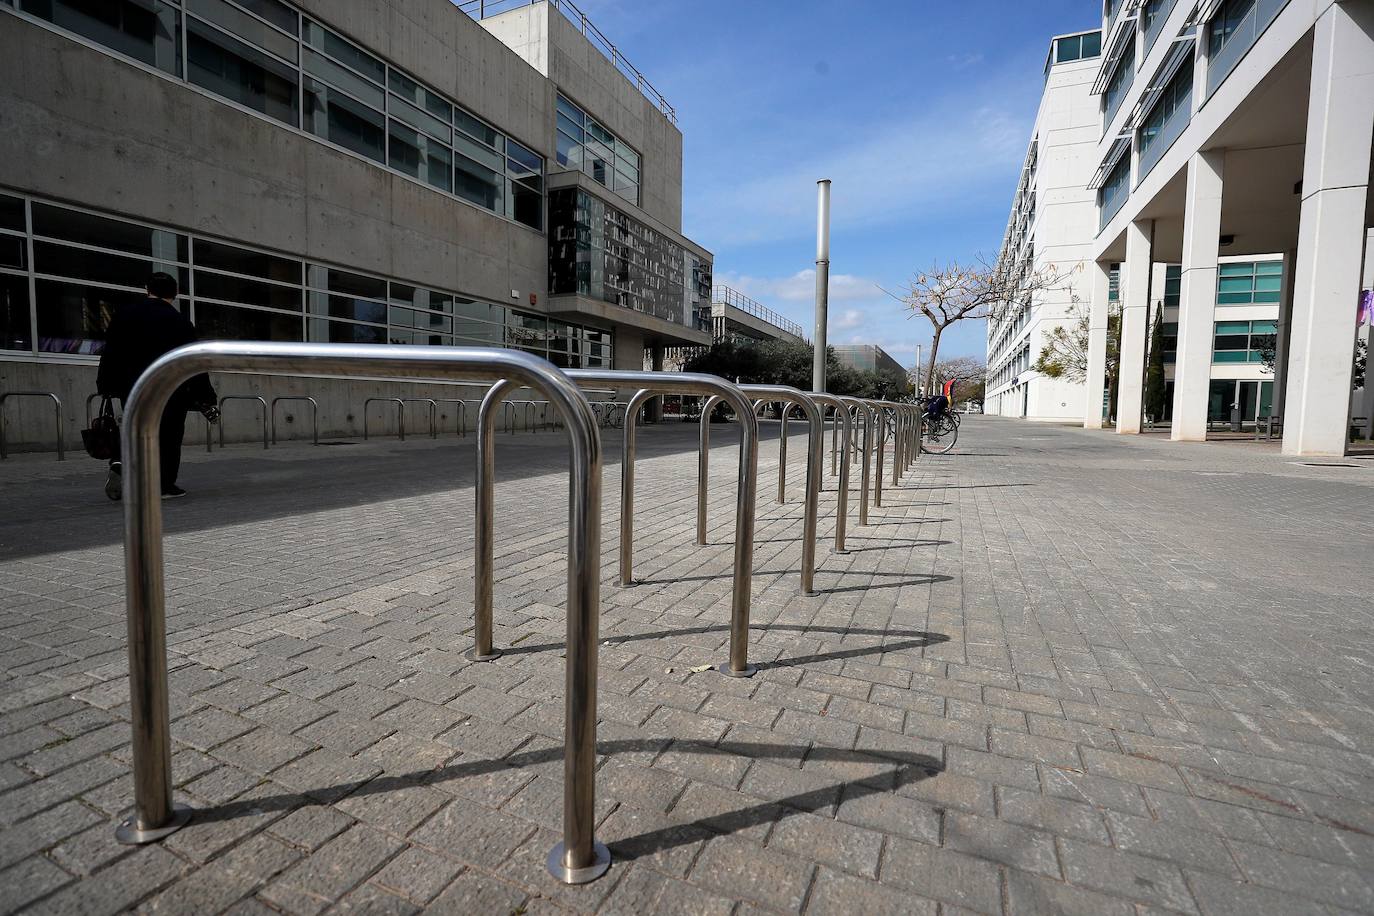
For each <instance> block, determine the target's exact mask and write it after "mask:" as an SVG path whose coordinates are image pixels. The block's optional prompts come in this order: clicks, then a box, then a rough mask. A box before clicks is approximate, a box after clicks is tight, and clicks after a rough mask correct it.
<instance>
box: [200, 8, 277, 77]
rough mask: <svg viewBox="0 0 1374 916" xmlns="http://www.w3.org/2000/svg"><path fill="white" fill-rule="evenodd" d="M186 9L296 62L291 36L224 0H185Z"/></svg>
mask: <svg viewBox="0 0 1374 916" xmlns="http://www.w3.org/2000/svg"><path fill="white" fill-rule="evenodd" d="M186 9H187V10H188V11H189V12H192V13H195V14H196V15H197V16H201V17H202V18H204V19H207V20H209V21H210V22H213V23H214V24H215V25H217V26H219V27H220V28H222V29H224V30H225V31H226V32H229V33H230V34H231V35H234V36H235V37H237V38H241V39H243V40H244V41H246V42H248V43H249V44H251V45H256V46H257V47H259V48H263V49H265V50H268V51H271V52H272V53H273V54H275V55H277V56H278V57H282V58H285V59H286V60H289V61H291V62H292V63H295V62H296V49H297V45H296V39H295V38H294V37H292V36H290V35H283V34H282V33H281V32H279V31H277V30H276V29H274V28H272V27H271V26H269V25H267V24H265V23H263V22H262V21H260V20H258V19H254V18H253V17H252V16H249V15H248V14H247V13H245V12H243V10H240V9H239V8H237V7H234V6H230V5H229V4H228V3H225V2H224V0H186ZM194 21H195V20H194V19H192V20H191V22H194ZM188 25H189V23H188ZM293 82H294V81H293Z"/></svg>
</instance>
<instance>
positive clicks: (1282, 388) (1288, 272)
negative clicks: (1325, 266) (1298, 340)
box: [1271, 248, 1298, 417]
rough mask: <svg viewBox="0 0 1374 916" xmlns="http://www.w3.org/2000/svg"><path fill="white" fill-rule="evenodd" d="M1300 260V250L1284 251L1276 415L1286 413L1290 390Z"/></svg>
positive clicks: (1276, 348)
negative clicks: (1296, 268)
mask: <svg viewBox="0 0 1374 916" xmlns="http://www.w3.org/2000/svg"><path fill="white" fill-rule="evenodd" d="M1297 261H1298V252H1297V251H1296V250H1295V249H1292V248H1290V249H1288V250H1287V251H1285V252H1284V253H1283V285H1282V286H1281V287H1280V288H1279V320H1278V329H1277V331H1278V332H1277V334H1276V335H1275V340H1274V402H1273V405H1272V407H1271V411H1272V412H1273V414H1274V415H1275V416H1278V417H1282V416H1283V414H1284V410H1283V400H1284V393H1285V392H1286V391H1287V390H1288V345H1289V343H1290V342H1291V341H1292V335H1290V334H1289V333H1288V331H1289V328H1291V327H1292V326H1293V265H1294V264H1296V263H1297Z"/></svg>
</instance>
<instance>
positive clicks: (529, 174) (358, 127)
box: [0, 0, 711, 447]
mask: <svg viewBox="0 0 1374 916" xmlns="http://www.w3.org/2000/svg"><path fill="white" fill-rule="evenodd" d="M469 8H471V9H469ZM469 13H470V14H469ZM483 16H485V18H482V17H483ZM569 16H572V17H573V18H572V19H570V18H569ZM574 21H576V24H574ZM0 82H3V85H4V86H5V89H4V93H5V98H4V111H5V114H6V118H5V121H6V130H5V131H4V132H3V135H2V136H0V161H3V162H5V163H6V166H5V168H4V169H3V171H0V391H12V390H16V389H27V390H35V389H36V390H44V391H52V392H55V393H58V394H59V395H60V396H61V397H62V399H63V401H64V403H65V404H66V423H65V426H66V429H65V436H66V439H67V441H68V443H69V444H71V443H75V442H78V441H79V439H78V437H77V431H78V429H79V428H80V427H81V426H82V425H83V424H84V414H83V412H82V409H81V405H82V404H83V401H84V399H85V398H86V397H87V395H88V394H90V393H91V392H93V391H94V390H95V386H94V373H95V364H96V361H97V358H98V353H99V351H100V349H101V345H102V338H103V334H104V329H105V327H106V326H107V324H108V321H109V319H110V317H111V314H112V312H113V310H114V309H115V308H116V307H117V306H118V304H119V303H120V302H121V301H124V300H125V299H127V298H129V297H133V296H137V295H139V287H140V286H141V284H142V282H143V281H144V280H145V279H146V276H147V275H148V274H149V273H150V272H151V271H153V270H166V271H169V272H171V273H173V274H175V275H177V276H178V277H179V278H180V280H181V287H182V289H183V291H184V295H183V296H182V300H181V303H182V308H183V309H184V310H186V312H187V314H189V315H190V316H191V317H192V319H193V320H194V321H195V322H196V323H197V325H198V327H199V329H200V331H201V334H202V336H203V337H207V338H238V339H270V340H307V341H347V342H366V343H382V342H388V341H389V342H394V343H407V344H443V345H450V344H451V345H500V346H510V347H519V348H521V349H524V350H528V351H530V352H533V353H537V354H539V355H540V356H544V357H546V358H548V359H549V360H551V361H552V362H554V363H555V364H558V365H561V366H614V367H617V368H639V367H640V366H641V365H642V363H643V361H644V358H645V354H646V352H647V353H650V354H653V355H657V356H658V357H659V359H660V360H661V354H662V352H663V350H664V348H665V347H669V346H683V345H701V344H705V343H707V342H709V340H710V329H709V324H708V323H707V322H706V321H705V320H704V315H703V309H704V308H705V306H706V305H707V304H708V302H709V297H710V292H711V255H710V253H709V252H708V251H706V250H705V249H703V248H702V247H701V246H699V245H697V244H696V243H694V242H692V241H691V240H690V239H687V238H685V237H683V235H682V233H681V217H682V135H681V133H680V132H679V130H678V128H677V125H676V123H675V116H674V113H673V110H672V108H671V106H669V105H668V103H667V102H666V101H665V100H664V99H663V97H662V96H661V95H659V94H658V92H657V91H656V90H654V89H653V88H652V86H651V84H650V83H649V82H648V80H647V79H645V78H644V77H643V74H641V73H640V72H639V71H638V70H635V69H634V68H633V67H632V66H631V65H630V64H628V63H627V62H626V61H625V58H624V55H623V54H620V53H619V52H618V51H615V50H614V49H613V48H612V46H611V45H610V44H609V42H608V41H607V40H606V39H605V37H604V35H603V34H602V33H601V32H599V31H598V30H596V28H595V27H594V26H590V25H589V24H588V23H587V21H586V19H585V17H582V16H581V15H580V12H579V11H577V10H576V8H575V7H572V6H571V4H570V3H569V2H568V0H560V2H558V3H550V2H536V3H532V4H531V3H528V2H524V0H522V2H520V3H515V2H508V3H502V2H497V0H488V2H486V3H484V4H477V3H464V4H461V5H460V6H457V5H455V4H453V3H451V2H448V0H370V2H363V0H331V2H324V0H293V2H287V0H196V2H185V3H177V2H175V0H169V2H163V0H137V2H135V0H110V2H109V3H105V4H87V3H76V2H71V0H41V2H40V0H0ZM216 381H217V382H218V383H219V388H220V391H221V394H240V393H248V392H251V393H253V394H261V395H263V396H265V397H268V398H271V397H273V396H276V395H278V394H299V393H304V392H307V391H308V392H309V393H310V394H311V395H313V396H315V397H316V398H317V399H318V400H319V403H320V418H321V422H322V425H323V427H324V431H325V432H326V434H330V433H334V434H349V433H355V432H357V431H358V430H359V429H360V428H361V423H362V411H363V403H364V399H365V397H368V396H371V395H372V394H376V393H381V392H383V391H385V393H387V394H390V395H396V396H403V395H405V394H407V393H411V394H421V393H424V392H428V396H431V397H433V396H435V393H434V390H433V386H411V387H410V388H406V387H405V386H398V385H396V384H394V383H375V384H374V383H367V382H330V381H326V380H318V379H315V380H300V379H250V378H245V377H234V378H225V379H222V380H221V379H217V380H216ZM7 413H8V415H9V419H10V440H11V443H12V444H13V443H15V442H16V441H17V442H19V443H24V442H27V443H29V444H31V445H35V446H37V445H43V446H46V447H51V439H52V438H53V433H52V431H51V414H50V408H42V407H41V406H40V405H39V404H38V403H37V402H25V401H18V402H12V403H11V404H10V405H8V406H7ZM246 413H247V411H246V409H245V408H242V407H241V406H236V407H235V410H234V411H233V412H232V413H231V414H230V415H229V416H228V417H226V423H227V424H228V426H229V430H230V434H231V437H232V438H243V437H245V436H247V435H249V434H250V430H252V429H254V428H256V421H255V419H251V418H249V417H248V416H247V415H246ZM382 421H383V418H382V417H380V416H374V420H373V422H374V429H375V428H377V426H378V425H380V424H381V423H382ZM387 422H390V420H389V419H388V420H387Z"/></svg>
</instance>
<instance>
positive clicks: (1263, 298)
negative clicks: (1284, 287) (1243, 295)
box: [1252, 289, 1279, 303]
mask: <svg viewBox="0 0 1374 916" xmlns="http://www.w3.org/2000/svg"><path fill="white" fill-rule="evenodd" d="M1252 299H1253V300H1254V301H1255V302H1257V303H1259V302H1278V301H1279V291H1278V290H1276V289H1275V290H1268V291H1264V292H1257V293H1255V294H1254V296H1253V297H1252Z"/></svg>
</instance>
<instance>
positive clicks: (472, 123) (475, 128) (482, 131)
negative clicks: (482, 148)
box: [453, 108, 504, 152]
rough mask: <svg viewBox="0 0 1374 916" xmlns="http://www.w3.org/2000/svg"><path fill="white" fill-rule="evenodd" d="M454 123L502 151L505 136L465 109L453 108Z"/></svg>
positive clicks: (472, 135)
mask: <svg viewBox="0 0 1374 916" xmlns="http://www.w3.org/2000/svg"><path fill="white" fill-rule="evenodd" d="M453 124H454V126H455V127H458V128H460V129H461V130H463V131H464V132H465V133H467V134H468V135H469V136H471V137H476V138H477V139H478V140H480V141H482V142H483V143H485V144H486V145H487V146H490V147H492V148H493V149H495V150H496V151H497V152H501V151H502V150H501V147H502V140H503V139H504V138H503V137H502V136H501V135H500V134H498V133H497V132H496V131H495V130H494V129H492V128H490V127H488V126H487V125H485V124H483V123H482V122H481V121H479V120H478V119H476V118H474V117H473V116H472V115H470V114H468V113H467V112H466V111H464V110H463V109H461V108H455V109H453Z"/></svg>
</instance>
